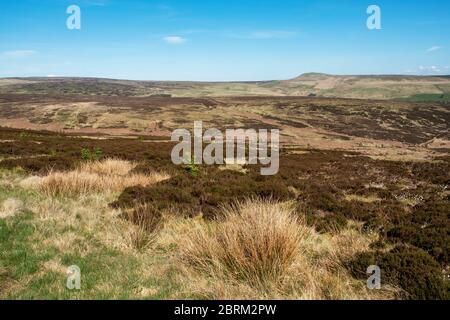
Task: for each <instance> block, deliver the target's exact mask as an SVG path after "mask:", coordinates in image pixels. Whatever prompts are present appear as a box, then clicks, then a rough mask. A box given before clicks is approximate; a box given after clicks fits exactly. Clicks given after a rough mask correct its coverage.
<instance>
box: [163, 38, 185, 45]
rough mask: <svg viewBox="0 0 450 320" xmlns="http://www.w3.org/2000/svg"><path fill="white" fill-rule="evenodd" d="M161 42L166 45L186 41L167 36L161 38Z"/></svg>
mask: <svg viewBox="0 0 450 320" xmlns="http://www.w3.org/2000/svg"><path fill="white" fill-rule="evenodd" d="M163 40H164V41H165V42H167V43H168V44H183V43H185V42H186V41H187V39H186V38H183V37H179V36H167V37H163Z"/></svg>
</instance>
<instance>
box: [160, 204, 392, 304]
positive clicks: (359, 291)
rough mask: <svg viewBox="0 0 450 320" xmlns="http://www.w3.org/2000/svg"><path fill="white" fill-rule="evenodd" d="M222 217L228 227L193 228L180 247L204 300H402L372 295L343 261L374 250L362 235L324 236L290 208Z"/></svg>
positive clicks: (238, 210)
mask: <svg viewBox="0 0 450 320" xmlns="http://www.w3.org/2000/svg"><path fill="white" fill-rule="evenodd" d="M223 214H224V220H223V221H221V222H215V224H213V223H212V222H201V223H197V224H196V226H195V227H193V226H192V225H191V226H190V228H191V230H192V231H191V232H190V233H187V234H184V235H182V236H181V238H182V239H178V241H179V242H180V243H183V244H182V245H180V247H181V248H180V249H181V259H182V261H183V263H184V265H185V266H186V267H187V269H188V270H191V272H193V273H189V277H190V278H196V281H195V285H194V286H195V288H192V289H191V290H193V291H195V292H198V293H199V294H202V295H203V297H204V298H212V299H267V298H270V299H286V298H290V299H392V298H394V296H395V294H396V291H395V290H394V289H392V288H391V287H385V288H384V289H383V290H381V291H370V290H368V289H367V288H366V286H365V282H363V281H356V280H355V279H354V278H352V276H351V275H350V274H349V273H348V272H347V270H346V268H345V266H344V263H343V261H345V260H346V259H348V258H349V257H352V256H354V255H356V254H357V253H358V252H364V251H367V250H369V245H370V243H371V242H372V241H373V240H374V239H371V238H370V237H369V236H368V235H364V234H363V233H361V232H360V231H359V230H357V229H356V228H355V229H351V228H348V229H345V230H343V231H341V233H339V234H335V235H322V234H319V233H317V232H315V231H314V229H313V228H312V227H309V226H307V224H306V222H305V221H303V219H300V220H299V219H297V218H296V216H295V214H294V211H293V210H292V208H291V206H290V204H286V203H277V202H273V201H263V200H255V199H253V200H247V201H244V202H240V203H237V204H235V205H234V206H228V207H225V208H223ZM161 238H164V235H162V237H161ZM348 243H352V248H348V247H346V244H348ZM187 272H189V271H187ZM211 283H214V285H211Z"/></svg>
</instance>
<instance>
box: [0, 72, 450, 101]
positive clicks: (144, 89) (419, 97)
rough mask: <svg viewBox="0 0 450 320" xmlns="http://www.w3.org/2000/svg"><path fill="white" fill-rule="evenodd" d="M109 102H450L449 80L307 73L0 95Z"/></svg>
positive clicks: (112, 82) (53, 83) (94, 84)
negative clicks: (291, 99) (125, 99)
mask: <svg viewBox="0 0 450 320" xmlns="http://www.w3.org/2000/svg"><path fill="white" fill-rule="evenodd" d="M8 93H14V94H17V93H24V94H50V95H61V94H63V95H107V96H135V97H139V96H155V95H156V96H158V95H159V96H169V95H170V96H172V97H221V96H319V97H332V98H357V99H383V100H384V99H407V100H413V101H448V100H449V96H450V77H449V76H405V75H329V74H323V73H305V74H302V75H300V76H298V77H296V78H293V79H289V80H273V81H251V82H192V81H135V80H116V79H101V78H60V77H54V78H50V77H49V78H43V77H32V78H4V79H0V94H8Z"/></svg>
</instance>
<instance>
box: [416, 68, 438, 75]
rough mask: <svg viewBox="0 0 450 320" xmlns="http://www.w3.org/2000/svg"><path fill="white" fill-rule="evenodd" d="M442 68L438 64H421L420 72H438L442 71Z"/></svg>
mask: <svg viewBox="0 0 450 320" xmlns="http://www.w3.org/2000/svg"><path fill="white" fill-rule="evenodd" d="M441 72H442V68H441V67H437V66H419V73H420V74H425V75H426V74H437V73H441Z"/></svg>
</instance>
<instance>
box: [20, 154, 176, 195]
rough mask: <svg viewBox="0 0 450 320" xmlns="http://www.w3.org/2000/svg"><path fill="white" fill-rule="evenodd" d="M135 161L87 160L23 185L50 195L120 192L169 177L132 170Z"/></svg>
mask: <svg viewBox="0 0 450 320" xmlns="http://www.w3.org/2000/svg"><path fill="white" fill-rule="evenodd" d="M135 166H136V165H135V164H133V163H131V162H129V161H122V160H114V159H106V160H103V161H94V162H88V163H84V164H82V165H80V166H79V167H78V168H77V169H75V170H72V171H68V172H50V173H49V174H48V175H46V176H44V177H41V178H36V177H32V178H30V179H28V181H25V182H24V183H23V185H27V184H28V185H29V186H31V187H34V188H36V189H38V190H39V191H41V192H43V193H44V194H45V195H47V196H51V197H55V196H77V195H85V194H90V193H98V192H120V191H122V190H124V189H125V188H127V187H131V186H148V185H151V184H154V183H157V182H159V181H162V180H165V179H168V178H169V177H168V176H167V175H166V174H162V173H150V174H141V173H131V170H132V169H133V168H134V167H135Z"/></svg>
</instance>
